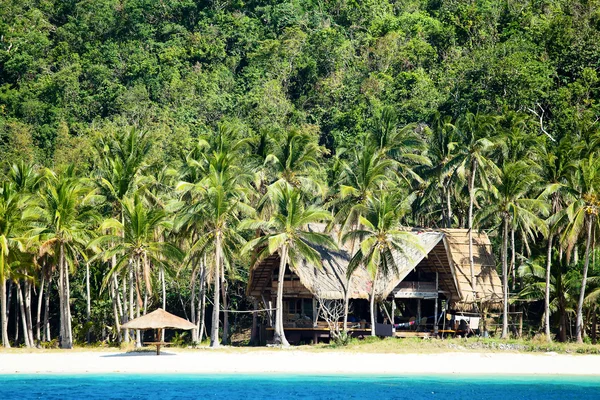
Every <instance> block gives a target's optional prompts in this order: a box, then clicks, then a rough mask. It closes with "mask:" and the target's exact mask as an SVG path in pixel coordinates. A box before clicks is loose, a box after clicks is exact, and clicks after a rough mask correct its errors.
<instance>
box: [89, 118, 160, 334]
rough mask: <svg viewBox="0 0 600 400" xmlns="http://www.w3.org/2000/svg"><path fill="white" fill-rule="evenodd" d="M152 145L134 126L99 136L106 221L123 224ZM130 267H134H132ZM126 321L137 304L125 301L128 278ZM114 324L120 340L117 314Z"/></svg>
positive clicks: (115, 284) (114, 287)
mask: <svg viewBox="0 0 600 400" xmlns="http://www.w3.org/2000/svg"><path fill="white" fill-rule="evenodd" d="M151 146H152V142H151V141H150V139H149V137H148V133H147V132H146V131H143V130H138V129H136V128H134V127H130V128H125V129H122V130H118V131H111V132H109V134H108V135H104V136H102V137H100V138H99V139H98V140H97V142H96V146H95V153H96V169H95V175H96V178H97V179H96V180H95V183H96V185H97V190H98V193H99V194H101V195H102V196H104V198H105V199H106V204H107V205H108V206H109V207H108V209H103V210H101V211H102V212H103V214H104V215H105V216H106V217H107V218H118V219H119V220H120V221H121V224H123V223H124V216H123V200H124V199H125V197H126V196H129V195H131V193H132V192H133V191H134V190H135V187H136V184H137V182H138V180H139V178H140V175H141V172H142V171H143V170H144V168H145V166H146V165H145V161H146V158H147V156H148V153H149V152H150V149H151ZM115 264H116V259H113V260H112V264H111V268H114V267H115ZM130 268H133V266H131V267H130ZM129 276H130V277H133V270H132V271H130V274H129ZM122 284H123V285H122V286H123V302H122V304H123V308H124V309H123V315H122V317H123V322H127V320H128V311H129V315H133V309H134V304H133V303H132V302H129V303H128V302H127V301H126V297H127V296H126V291H127V277H126V275H125V277H124V279H123V282H122ZM117 289H118V280H117V278H116V275H114V279H113V282H112V287H111V297H112V299H113V303H114V306H115V307H114V309H115V310H117V308H118V307H117V303H119V304H120V303H121V301H120V299H119V298H118V296H120V294H119V292H118V290H117ZM129 298H130V299H133V282H132V281H131V279H130V280H129ZM114 318H115V325H116V326H117V331H118V335H119V340H120V335H121V333H120V329H119V326H120V322H119V316H118V314H117V312H115V315H114ZM125 342H129V334H128V333H126V334H125Z"/></svg>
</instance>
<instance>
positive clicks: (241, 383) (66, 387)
mask: <svg viewBox="0 0 600 400" xmlns="http://www.w3.org/2000/svg"><path fill="white" fill-rule="evenodd" d="M263 398H270V399H305V400H312V399H361V400H364V399H390V400H391V399H410V400H419V399H444V400H454V399H456V400H458V399H469V400H475V399H492V400H493V399H502V400H516V399H533V400H536V399H600V379H599V378H590V377H585V378H580V377H539V378H538V377H527V378H515V377H464V376H460V377H458V376H435V377H426V376H401V377H394V376H367V377H364V376H305V375H301V376H289V375H125V374H108V375H6V376H0V399H2V400H9V399H61V400H62V399H84V400H91V399H160V400H168V399H222V400H225V399H245V400H247V399H263Z"/></svg>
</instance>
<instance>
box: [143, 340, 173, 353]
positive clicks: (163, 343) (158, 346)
mask: <svg viewBox="0 0 600 400" xmlns="http://www.w3.org/2000/svg"><path fill="white" fill-rule="evenodd" d="M144 344H147V345H150V346H156V355H157V356H160V346H168V345H170V344H171V343H170V342H144Z"/></svg>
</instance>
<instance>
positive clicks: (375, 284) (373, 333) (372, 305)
mask: <svg viewBox="0 0 600 400" xmlns="http://www.w3.org/2000/svg"><path fill="white" fill-rule="evenodd" d="M378 276H379V269H377V270H376V271H375V278H374V279H373V287H372V288H371V299H370V301H371V304H370V306H371V336H375V315H376V312H377V310H375V295H376V292H375V289H376V288H377V278H378ZM419 322H420V321H419Z"/></svg>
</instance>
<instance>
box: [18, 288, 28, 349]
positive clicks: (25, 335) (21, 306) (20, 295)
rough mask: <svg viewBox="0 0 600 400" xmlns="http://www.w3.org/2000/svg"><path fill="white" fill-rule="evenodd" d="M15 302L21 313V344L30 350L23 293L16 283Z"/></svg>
mask: <svg viewBox="0 0 600 400" xmlns="http://www.w3.org/2000/svg"><path fill="white" fill-rule="evenodd" d="M17 301H18V302H19V310H20V311H21V326H22V327H23V342H24V343H25V347H27V348H30V347H31V342H30V340H29V339H30V338H29V333H28V332H27V331H28V327H27V316H26V315H25V304H24V303H25V302H24V301H23V293H22V292H21V284H20V283H19V282H17Z"/></svg>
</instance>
